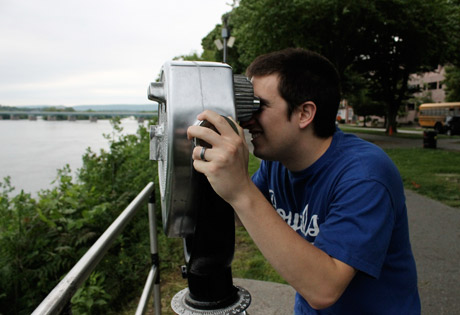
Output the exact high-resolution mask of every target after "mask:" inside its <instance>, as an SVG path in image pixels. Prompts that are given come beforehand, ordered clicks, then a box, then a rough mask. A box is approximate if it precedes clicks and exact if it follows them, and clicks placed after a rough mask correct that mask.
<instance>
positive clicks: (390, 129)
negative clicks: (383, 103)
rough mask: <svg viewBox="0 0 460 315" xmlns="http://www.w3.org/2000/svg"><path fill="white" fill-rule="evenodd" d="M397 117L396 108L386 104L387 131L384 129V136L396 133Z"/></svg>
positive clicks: (393, 105)
mask: <svg viewBox="0 0 460 315" xmlns="http://www.w3.org/2000/svg"><path fill="white" fill-rule="evenodd" d="M397 115H398V106H396V105H395V104H393V103H390V104H388V115H387V119H388V121H387V129H386V131H385V132H386V134H387V135H390V136H391V135H392V134H393V133H396V132H397V131H398V130H397V121H396V117H397Z"/></svg>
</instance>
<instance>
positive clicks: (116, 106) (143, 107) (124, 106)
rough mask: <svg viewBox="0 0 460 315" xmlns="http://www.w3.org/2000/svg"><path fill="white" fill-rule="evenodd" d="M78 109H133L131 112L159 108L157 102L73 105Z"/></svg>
mask: <svg viewBox="0 0 460 315" xmlns="http://www.w3.org/2000/svg"><path fill="white" fill-rule="evenodd" d="M72 108H73V109H75V110H76V111H87V110H94V111H131V112H151V111H156V110H157V109H158V107H157V105H156V104H155V103H152V104H148V105H147V104H144V105H134V104H112V105H75V106H72Z"/></svg>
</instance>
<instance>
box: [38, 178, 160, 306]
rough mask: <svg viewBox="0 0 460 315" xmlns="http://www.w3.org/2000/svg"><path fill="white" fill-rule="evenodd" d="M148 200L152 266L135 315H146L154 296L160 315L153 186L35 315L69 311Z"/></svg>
mask: <svg viewBox="0 0 460 315" xmlns="http://www.w3.org/2000/svg"><path fill="white" fill-rule="evenodd" d="M147 198H148V215H149V229H150V254H151V257H152V266H151V269H150V272H149V275H148V277H147V281H146V283H145V286H144V290H143V292H142V296H141V299H140V301H139V305H138V307H137V310H136V314H144V313H145V312H146V310H147V303H148V300H149V297H150V296H151V294H152V291H153V293H154V309H155V314H157V315H158V314H160V313H161V300H160V276H159V258H158V242H157V228H156V217H155V190H154V184H153V183H152V182H151V183H149V184H148V185H147V186H145V188H144V189H143V190H142V191H141V192H140V193H139V194H138V195H137V196H136V198H135V199H134V200H133V201H132V202H131V203H130V204H129V205H128V206H127V207H126V209H125V210H123V212H122V213H121V214H120V215H119V216H118V218H117V219H116V220H115V221H114V222H113V223H112V224H111V225H110V226H109V227H108V228H107V230H105V232H104V233H103V234H102V235H101V237H99V239H98V240H97V241H96V243H94V245H93V246H91V248H90V249H89V250H88V251H87V252H86V253H85V255H83V257H82V258H81V259H80V260H79V261H78V262H77V264H76V265H75V266H74V267H73V268H72V269H71V270H70V271H69V272H68V273H67V275H66V276H65V277H64V279H62V280H61V281H60V282H59V283H58V284H57V286H56V287H55V288H54V289H53V290H52V291H51V292H50V293H49V294H48V296H47V297H46V298H45V299H44V300H43V301H42V302H41V303H40V305H39V306H38V307H37V308H36V309H35V311H34V312H33V313H32V314H33V315H44V314H60V313H61V312H62V311H63V310H64V308H66V307H67V306H68V305H69V303H70V299H71V298H72V296H73V295H74V294H75V292H76V291H77V290H78V288H79V287H80V286H81V285H82V284H83V283H84V282H85V280H86V279H87V278H88V277H89V275H90V274H91V272H93V270H94V269H95V268H96V266H97V264H98V263H99V262H100V261H101V259H102V258H103V257H104V255H105V254H106V252H107V250H108V249H109V248H110V245H112V243H113V241H114V240H115V239H116V238H117V236H118V235H120V233H121V232H122V231H123V229H124V228H125V227H126V225H127V224H128V223H129V221H131V219H132V218H133V217H134V215H135V214H136V213H137V210H138V209H139V208H140V206H141V205H142V203H143V202H145V200H146V199H147Z"/></svg>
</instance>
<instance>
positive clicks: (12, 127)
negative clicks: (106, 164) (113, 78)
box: [0, 118, 139, 196]
mask: <svg viewBox="0 0 460 315" xmlns="http://www.w3.org/2000/svg"><path fill="white" fill-rule="evenodd" d="M121 126H122V127H123V133H124V134H134V133H136V131H137V129H138V126H139V123H138V122H137V120H136V119H134V118H125V119H122V120H121ZM112 131H113V128H112V126H111V124H110V121H109V120H99V121H97V122H89V121H86V120H81V121H45V120H41V119H38V120H36V121H29V120H0V146H1V147H0V181H3V178H4V177H6V176H11V183H12V186H14V187H15V188H16V190H15V192H14V193H17V192H19V191H20V190H24V191H25V192H27V193H31V194H32V195H34V196H36V195H37V192H38V191H39V190H41V189H46V188H51V187H52V184H51V183H52V182H53V181H54V180H55V179H56V177H57V170H58V169H61V168H62V167H64V166H65V165H66V164H69V166H70V168H71V169H72V171H73V174H75V171H76V170H77V169H78V168H81V166H82V164H83V162H82V156H83V154H84V153H85V151H86V149H87V148H88V147H91V149H92V150H93V151H94V152H99V151H100V149H108V148H109V143H108V140H107V139H105V138H104V136H103V135H104V134H112ZM14 193H13V194H14Z"/></svg>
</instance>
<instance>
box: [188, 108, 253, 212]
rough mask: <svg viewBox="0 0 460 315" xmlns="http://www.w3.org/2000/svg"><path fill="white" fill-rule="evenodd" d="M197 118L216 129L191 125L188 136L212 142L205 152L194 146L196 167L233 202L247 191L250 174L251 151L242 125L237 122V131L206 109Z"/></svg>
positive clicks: (215, 187)
mask: <svg viewBox="0 0 460 315" xmlns="http://www.w3.org/2000/svg"><path fill="white" fill-rule="evenodd" d="M197 119H198V120H207V121H208V122H209V123H211V124H212V125H213V126H214V127H215V128H216V130H217V132H216V131H214V130H212V129H210V128H206V127H201V126H190V127H189V128H188V130H187V137H188V138H189V139H193V138H199V139H201V140H204V141H205V142H207V143H209V144H210V145H211V148H207V149H206V150H205V152H204V156H203V157H204V158H205V160H203V159H202V158H201V157H202V148H203V147H201V146H197V147H195V148H194V150H193V154H192V158H193V160H194V162H193V166H194V168H195V169H196V170H197V171H198V172H200V173H203V174H204V175H205V176H206V177H207V178H208V181H209V183H210V184H211V186H212V187H213V188H214V190H215V191H216V193H217V194H218V195H220V196H221V197H222V198H223V199H224V200H225V201H227V202H228V203H230V204H232V202H234V201H235V200H236V199H237V198H238V197H239V196H240V194H241V193H243V192H244V191H247V187H248V185H250V183H251V178H250V176H249V174H248V159H249V151H248V146H247V144H246V140H245V138H244V132H243V129H242V128H241V127H240V126H238V124H237V123H236V122H234V124H235V126H236V128H237V130H238V134H237V133H236V132H235V130H234V129H233V127H232V126H231V125H230V124H229V122H228V121H227V120H226V118H225V117H223V116H221V115H219V114H217V113H216V112H213V111H210V110H206V111H204V112H203V113H201V114H199V115H198V116H197Z"/></svg>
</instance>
